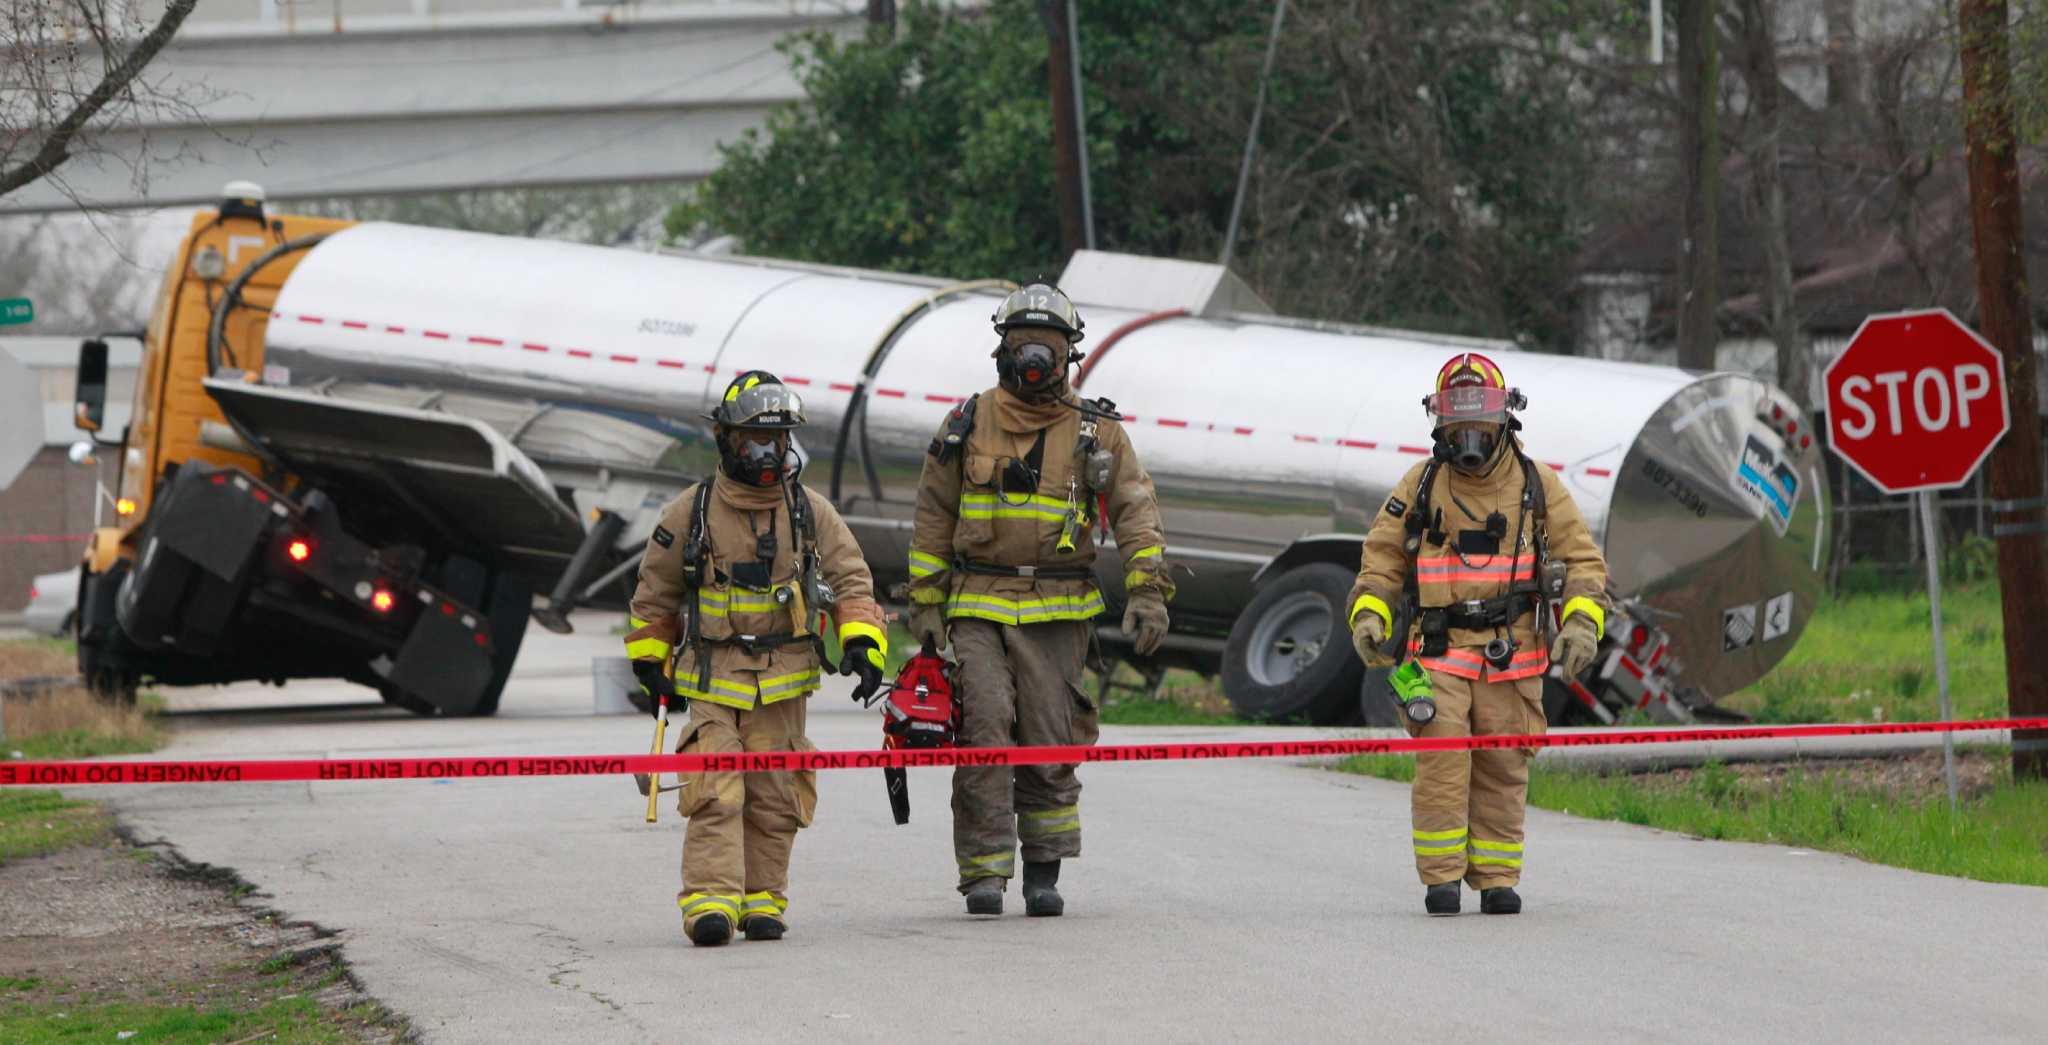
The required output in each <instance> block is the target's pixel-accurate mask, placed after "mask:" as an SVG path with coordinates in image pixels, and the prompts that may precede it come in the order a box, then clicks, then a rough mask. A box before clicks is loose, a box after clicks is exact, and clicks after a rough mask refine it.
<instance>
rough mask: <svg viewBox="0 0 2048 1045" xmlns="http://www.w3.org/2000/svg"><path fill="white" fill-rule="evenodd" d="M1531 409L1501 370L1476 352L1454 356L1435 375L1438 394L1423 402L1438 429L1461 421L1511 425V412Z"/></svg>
mask: <svg viewBox="0 0 2048 1045" xmlns="http://www.w3.org/2000/svg"><path fill="white" fill-rule="evenodd" d="M1528 405H1529V403H1528V399H1527V398H1525V397H1524V396H1523V395H1522V391H1521V389H1518V388H1509V387H1508V381H1507V376H1506V375H1505V374H1503V373H1501V369H1500V367H1499V366H1498V365H1497V364H1495V363H1494V361H1493V360H1491V359H1488V358H1486V357H1485V356H1482V355H1480V354H1479V353H1477V352H1460V353H1458V354H1457V355H1455V356H1452V357H1451V360H1450V362H1448V363H1445V364H1444V365H1443V368H1442V369H1440V370H1438V371H1437V372H1436V391H1435V392H1434V393H1432V394H1430V395H1427V396H1424V397H1423V399H1422V408H1423V409H1424V410H1426V411H1428V412H1429V416H1430V419H1431V421H1433V422H1434V423H1435V425H1436V426H1437V427H1439V428H1440V427H1442V426H1444V425H1447V424H1452V423H1455V422H1458V421H1491V422H1494V423H1496V424H1508V423H1509V422H1510V421H1511V420H1512V417H1511V412H1512V411H1515V410H1520V409H1522V408H1524V407H1526V406H1528Z"/></svg>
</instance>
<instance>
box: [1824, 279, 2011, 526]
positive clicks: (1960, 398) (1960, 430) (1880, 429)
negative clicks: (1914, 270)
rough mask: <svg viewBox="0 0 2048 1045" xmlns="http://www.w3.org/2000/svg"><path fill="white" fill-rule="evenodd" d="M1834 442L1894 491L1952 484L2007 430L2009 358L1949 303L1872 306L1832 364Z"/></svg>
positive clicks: (1830, 430) (1827, 377) (1829, 387)
mask: <svg viewBox="0 0 2048 1045" xmlns="http://www.w3.org/2000/svg"><path fill="white" fill-rule="evenodd" d="M1825 381H1826V384H1827V390H1828V445H1829V446H1831V447H1833V448H1834V451H1835V452H1836V453H1838V454H1841V455H1842V459H1843V460H1845V461H1848V462H1849V463H1850V464H1851V465H1854V466H1855V468H1856V470H1857V471H1859V472H1862V473H1863V476H1864V478H1866V479H1869V480H1870V481H1871V482H1872V483H1874V484H1876V485H1877V488H1878V489H1880V490H1883V491H1884V492H1886V493H1911V492H1913V491H1916V490H1946V489H1950V488H1953V487H1957V486H1961V485H1963V484H1964V483H1966V482H1969V480H1970V475H1971V474H1972V473H1974V472H1975V471H1976V470H1977V466H1978V465H1979V464H1981V463H1982V462H1983V460H1984V456H1985V455H1986V454H1989V453H1990V452H1991V448H1992V447H1993V446H1994V445H1996V444H1997V443H1998V439H1999V437H2000V436H2003V435H2004V434H2005V429H2006V425H2007V424H2008V423H2009V422H2010V420H2011V418H2010V416H2009V415H2008V413H2007V407H2006V402H2005V367H2004V365H2003V360H2002V359H2000V357H1999V355H1998V350H1997V349H1995V348H1992V347H1991V346H1990V344H1988V343H1986V342H1985V340H1984V339H1983V338H1981V337H1978V336H1977V332H1976V331H1974V330H1971V329H1970V328H1969V327H1966V326H1964V325H1963V324H1962V321H1961V320H1958V319H1957V318H1956V317H1955V316H1953V315H1950V314H1949V311H1948V310H1947V309H1944V308H1937V309H1928V310H1926V311H1921V312H1892V313H1888V314H1885V315H1877V316H1870V317H1868V318H1866V319H1864V321H1863V325H1862V326H1860V327H1857V328H1856V336H1855V337H1853V338H1850V339H1849V347H1847V348H1845V349H1843V350H1842V354H1841V355H1840V356H1837V357H1836V358H1835V361H1834V362H1832V363H1830V364H1828V369H1827V374H1826V375H1825Z"/></svg>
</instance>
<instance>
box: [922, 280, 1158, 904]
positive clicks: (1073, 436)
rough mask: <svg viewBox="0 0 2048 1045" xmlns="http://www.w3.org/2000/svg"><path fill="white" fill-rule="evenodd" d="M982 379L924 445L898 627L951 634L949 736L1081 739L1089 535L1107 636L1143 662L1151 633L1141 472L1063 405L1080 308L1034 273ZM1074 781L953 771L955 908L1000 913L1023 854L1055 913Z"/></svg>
mask: <svg viewBox="0 0 2048 1045" xmlns="http://www.w3.org/2000/svg"><path fill="white" fill-rule="evenodd" d="M993 318H994V320H995V329H996V332H997V333H998V334H999V335H1001V338H1002V340H1001V342H1000V343H999V344H998V345H997V347H996V350H995V353H994V355H995V360H996V373H997V375H998V376H999V378H1000V382H999V383H998V385H997V386H996V387H994V388H991V389H989V390H988V391H985V392H982V393H981V394H979V395H977V396H975V397H973V398H972V399H969V400H968V401H967V402H966V403H965V404H964V405H962V406H960V407H959V408H956V409H955V410H954V411H953V412H952V413H951V414H949V415H948V416H947V418H946V420H945V422H944V423H943V424H942V425H941V426H940V428H939V432H938V434H937V436H936V437H934V438H933V440H932V444H931V448H930V452H929V454H928V455H927V457H926V458H925V462H924V476H923V479H922V480H921V482H920V485H919V488H918V495H917V525H916V531H915V533H914V534H913V536H912V538H911V544H910V576H911V584H910V601H911V616H910V624H911V632H912V633H913V634H914V635H916V636H917V638H918V639H919V640H920V641H922V642H925V643H928V644H930V645H931V646H932V647H933V648H943V647H944V646H945V645H946V644H947V641H948V639H949V638H950V640H951V643H952V648H953V658H954V660H955V661H956V662H957V663H958V664H959V688H960V698H961V703H962V709H963V721H962V727H961V735H960V744H961V746H962V747H999V746H1008V745H1013V744H1017V745H1029V746H1040V745H1048V744H1092V743H1094V742H1095V738H1096V734H1097V726H1096V707H1095V702H1094V701H1093V700H1091V699H1090V698H1089V697H1088V695H1087V694H1085V693H1083V692H1082V690H1081V668H1082V665H1083V662H1084V660H1086V659H1087V658H1088V657H1089V655H1090V650H1091V648H1092V647H1091V645H1090V643H1091V641H1092V638H1093V634H1094V625H1093V624H1092V623H1091V620H1092V618H1094V617H1095V616H1096V615H1098V614H1100V613H1101V612H1102V611H1103V609H1104V605H1103V598H1102V593H1101V592H1100V591H1098V590H1097V589H1096V586H1095V582H1094V579H1093V573H1092V570H1091V567H1092V565H1093V564H1094V562H1095V554H1096V553H1095V532H1094V531H1095V529H1096V528H1097V527H1098V526H1100V527H1102V528H1103V529H1104V530H1106V531H1108V532H1113V533H1114V534H1115V539H1116V548H1117V556H1118V558H1119V560H1121V562H1122V564H1123V571H1122V572H1123V574H1124V590H1125V610H1124V617H1123V631H1124V634H1125V635H1128V636H1131V637H1132V639H1133V646H1134V647H1135V649H1136V650H1137V652H1138V653H1139V654H1141V655H1150V654H1151V653H1152V652H1154V651H1155V650H1157V649H1158V648H1159V643H1160V641H1161V640H1162V639H1164V638H1165V636H1166V631H1167V613H1166V603H1167V601H1168V600H1169V599H1171V598H1172V597H1173V584H1172V582H1171V581H1170V580H1169V579H1168V576H1167V569H1166V562H1165V559H1164V558H1163V557H1162V555H1161V553H1162V552H1163V551H1164V546H1165V538H1164V536H1163V534H1162V533H1161V531H1160V525H1159V506H1158V502H1157V500H1156V499H1155V497H1154V495H1153V492H1152V479H1151V477H1150V476H1148V475H1146V474H1145V469H1144V467H1143V466H1142V465H1140V464H1139V463H1138V457H1137V453H1136V452H1135V451H1134V450H1133V449H1132V448H1131V443H1130V439H1129V437H1128V436H1126V435H1125V433H1124V430H1123V425H1122V424H1121V422H1120V418H1119V416H1118V414H1117V413H1116V408H1115V404H1112V403H1110V402H1109V401H1107V400H1102V399H1097V400H1083V399H1079V398H1077V397H1076V396H1075V395H1074V394H1073V393H1072V392H1071V391H1070V390H1069V389H1068V386H1067V369H1068V367H1069V366H1070V365H1071V364H1073V363H1074V362H1076V361H1078V360H1079V359H1080V353H1078V352H1076V351H1074V345H1075V343H1077V342H1079V341H1080V340H1081V325H1082V324H1081V319H1080V316H1079V315H1078V314H1077V313H1076V312H1075V311H1074V306H1073V303H1072V302H1070V301H1068V300H1067V297H1066V295H1064V294H1062V293H1060V291H1059V290H1058V289H1056V288H1054V287H1052V286H1049V285H1047V284H1043V283H1035V284H1032V285H1030V286H1026V287H1024V288H1022V289H1020V290H1018V291H1016V292H1014V293H1012V294H1011V295H1010V296H1009V297H1008V298H1006V299H1005V300H1004V301H1003V303H1002V305H1001V306H1000V307H999V308H998V309H997V311H996V314H995V316H994V317H993ZM1080 795H1081V782H1080V780H1079V778H1078V777H1077V776H1076V774H1075V767H1074V766H1072V765H1058V766H1019V767H1016V768H1015V769H1014V770H1013V769H1011V768H1010V767H1006V766H993V767H990V766H983V767H969V766H960V767H958V768H956V769H955V770H954V773H953V852H954V856H955V858H956V859H957V861H958V863H959V869H960V891H961V892H962V893H963V894H965V896H966V897H967V910H968V913H970V914H1001V913H1002V910H1003V891H1004V889H1005V888H1006V886H1007V884H1008V882H1009V880H1010V879H1011V878H1012V877H1015V875H1016V873H1017V870H1016V860H1017V850H1018V847H1019V843H1020V842H1021V844H1022V848H1023V855H1024V886H1023V893H1024V907H1025V913H1027V914H1030V915H1034V916H1047V915H1058V914H1060V913H1061V912H1062V910H1064V906H1065V905H1064V901H1063V900H1062V899H1061V897H1060V894H1059V891H1058V889H1057V888H1056V885H1057V883H1058V881H1059V872H1060V861H1061V860H1064V859H1068V858H1071V857H1078V856H1080V855H1081V809H1080V804H1079V802H1080Z"/></svg>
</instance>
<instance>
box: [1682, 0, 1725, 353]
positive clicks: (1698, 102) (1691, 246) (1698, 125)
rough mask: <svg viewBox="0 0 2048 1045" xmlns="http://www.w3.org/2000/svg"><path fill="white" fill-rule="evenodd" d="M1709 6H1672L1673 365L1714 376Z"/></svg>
mask: <svg viewBox="0 0 2048 1045" xmlns="http://www.w3.org/2000/svg"><path fill="white" fill-rule="evenodd" d="M1719 6H1720V5H1719V4H1718V3H1717V2H1715V0H1679V3H1678V107H1679V117H1678V168H1679V173H1680V181H1681V182H1682V184H1683V186H1684V191H1683V197H1684V198H1683V200H1682V201H1681V202H1680V204H1679V229H1678V365H1679V366H1682V367H1686V368H1689V369H1694V370H1712V369H1714V347H1715V345H1716V343H1718V342H1719V341H1720V336H1719V330H1718V329H1717V327H1716V326H1715V323H1714V313H1715V312H1717V311H1719V308H1720V304H1721V301H1720V297H1721V293H1720V275H1721V250H1720V228H1719V225H1720V221H1719V219H1720V213H1719V210H1720V201H1721V191H1720V190H1721V136H1720V127H1719V123H1720V120H1719V118H1718V117H1719V115H1720V114H1719V111H1718V110H1719V108H1720V99H1719V92H1718V91H1717V90H1716V88H1717V87H1718V86H1719V84H1720V80H1721V75H1720V73H1721V63H1720V58H1719V56H1718V55H1717V54H1716V51H1717V50H1718V48H1717V47H1716V43H1717V38H1718V36H1719V30H1718V29H1717V28H1716V27H1715V25H1714V12H1715V10H1716V8H1718V7H1719Z"/></svg>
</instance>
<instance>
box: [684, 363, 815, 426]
mask: <svg viewBox="0 0 2048 1045" xmlns="http://www.w3.org/2000/svg"><path fill="white" fill-rule="evenodd" d="M704 416H705V418H706V419H707V420H710V421H711V422H713V423H715V424H718V425H721V426H723V427H726V428H801V427H803V423H804V403H803V399H802V398H801V397H799V396H798V395H797V394H796V393H795V392H793V391H791V390H790V388H789V386H788V385H785V384H783V383H782V379H781V378H779V377H776V376H775V375H774V374H771V373H769V372H768V371H766V370H749V371H747V372H746V373H744V374H741V375H740V376H738V377H735V378H733V379H732V383H731V384H729V385H727V386H725V398H724V399H723V400H721V401H720V402H719V404H718V405H717V406H716V407H713V408H712V410H711V412H710V413H708V414H706V415H704Z"/></svg>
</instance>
